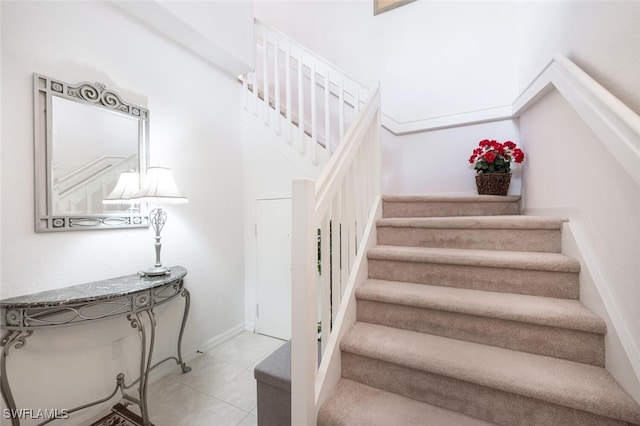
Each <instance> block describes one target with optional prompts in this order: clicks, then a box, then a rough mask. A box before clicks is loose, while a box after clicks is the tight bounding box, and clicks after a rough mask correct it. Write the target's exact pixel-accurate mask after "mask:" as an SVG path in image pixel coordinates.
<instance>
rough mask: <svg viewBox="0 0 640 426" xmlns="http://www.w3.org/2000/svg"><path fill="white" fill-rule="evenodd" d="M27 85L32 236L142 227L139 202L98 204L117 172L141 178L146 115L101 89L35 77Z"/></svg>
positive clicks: (97, 85) (142, 207) (144, 211)
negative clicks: (31, 156)
mask: <svg viewBox="0 0 640 426" xmlns="http://www.w3.org/2000/svg"><path fill="white" fill-rule="evenodd" d="M33 87H34V91H33V95H34V137H35V195H36V199H35V208H36V212H35V213H36V214H35V225H36V226H35V228H36V232H45V231H70V230H84V229H113V228H130V227H147V226H149V218H148V212H147V206H146V203H141V204H133V205H128V204H106V203H104V202H103V200H104V199H105V198H107V196H109V195H110V194H112V193H113V190H114V188H115V186H116V183H118V179H119V177H120V174H121V173H124V172H135V173H137V176H138V177H137V179H136V181H137V184H138V185H139V183H140V179H142V178H143V177H144V176H143V174H144V173H145V171H146V169H147V166H148V155H149V110H148V109H147V108H144V107H141V106H138V105H133V104H131V103H128V102H126V101H124V100H123V99H122V98H121V97H120V96H119V95H118V94H117V93H116V92H114V91H113V90H111V89H107V88H106V87H105V85H103V84H101V83H93V84H92V83H78V84H68V83H65V82H63V81H60V80H57V79H53V78H50V77H45V76H42V75H38V74H34V76H33ZM127 175H128V176H129V177H130V176H131V174H130V173H127ZM134 176H136V175H134Z"/></svg>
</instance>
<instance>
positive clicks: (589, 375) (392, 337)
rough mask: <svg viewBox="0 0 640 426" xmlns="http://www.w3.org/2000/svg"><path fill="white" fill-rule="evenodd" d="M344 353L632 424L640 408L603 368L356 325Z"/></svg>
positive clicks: (345, 341) (343, 346)
mask: <svg viewBox="0 0 640 426" xmlns="http://www.w3.org/2000/svg"><path fill="white" fill-rule="evenodd" d="M341 349H342V350H343V351H347V352H351V353H354V354H359V355H362V356H366V357H369V358H373V359H378V360H382V361H386V362H390V363H395V364H398V365H402V366H405V367H409V368H414V369H417V370H422V371H428V372H431V373H435V374H439V375H443V376H448V377H452V378H455V379H459V380H464V381H468V382H472V383H475V384H478V385H482V386H488V387H492V388H496V389H500V390H502V391H506V392H512V393H515V394H519V395H523V396H526V397H531V398H536V399H540V400H543V401H547V402H551V403H554V404H559V405H564V406H567V407H571V408H575V409H579V410H583V411H587V412H590V413H594V414H597V415H600V416H605V417H611V418H615V419H619V420H623V421H627V422H631V423H639V422H640V406H638V404H637V403H635V401H633V399H632V398H631V397H630V396H629V395H628V394H627V393H626V392H625V391H624V390H623V389H622V388H620V386H619V385H618V384H617V383H616V382H615V380H614V379H613V378H612V377H611V375H610V374H609V373H608V372H607V371H606V370H605V369H604V368H601V367H596V366H593V365H587V364H582V363H577V362H572V361H567V360H563V359H558V358H553V357H547V356H543V355H534V354H529V353H525V352H519V351H514V350H510V349H503V348H499V347H494V346H487V345H482V344H478V343H472V342H467V341H462V340H456V339H450V338H446V337H440V336H434V335H430V334H423V333H418V332H414V331H408V330H402V329H396V328H390V327H385V326H380V325H374V324H367V323H362V322H356V323H355V324H354V325H353V326H352V327H351V329H350V330H349V331H348V332H347V334H346V335H345V337H344V339H343V341H342V344H341Z"/></svg>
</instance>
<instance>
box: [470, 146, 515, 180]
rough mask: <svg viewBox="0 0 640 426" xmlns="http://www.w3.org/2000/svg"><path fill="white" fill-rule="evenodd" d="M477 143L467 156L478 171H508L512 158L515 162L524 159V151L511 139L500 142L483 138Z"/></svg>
mask: <svg viewBox="0 0 640 426" xmlns="http://www.w3.org/2000/svg"><path fill="white" fill-rule="evenodd" d="M478 145H479V146H478V148H476V149H474V150H473V154H472V155H471V157H470V158H469V163H471V164H473V168H474V169H475V170H476V172H478V173H509V172H510V171H511V161H512V160H513V161H515V162H516V163H522V162H523V161H524V152H522V150H521V149H520V148H518V147H517V146H516V144H515V143H513V142H511V141H506V142H503V143H500V142H498V141H496V140H489V139H483V140H481V141H480V143H479V144H478Z"/></svg>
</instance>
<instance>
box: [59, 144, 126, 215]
mask: <svg viewBox="0 0 640 426" xmlns="http://www.w3.org/2000/svg"><path fill="white" fill-rule="evenodd" d="M137 167H138V156H137V155H132V156H130V157H101V158H99V159H97V160H95V161H93V162H91V163H89V164H87V165H85V166H82V167H80V168H79V169H77V170H75V171H73V172H71V173H69V174H68V175H66V176H63V177H61V178H60V179H55V181H54V183H53V194H54V195H53V205H54V211H56V212H64V213H68V214H74V213H78V212H88V213H101V212H104V211H105V210H107V211H108V210H109V209H111V208H113V206H105V205H104V204H102V200H103V199H104V197H106V196H107V194H108V193H109V192H110V191H111V190H112V189H113V187H114V186H115V184H116V182H117V181H118V177H119V176H120V173H122V172H128V171H131V170H135V169H136V168H137Z"/></svg>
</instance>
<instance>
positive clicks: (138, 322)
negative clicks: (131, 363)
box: [127, 309, 156, 426]
mask: <svg viewBox="0 0 640 426" xmlns="http://www.w3.org/2000/svg"><path fill="white" fill-rule="evenodd" d="M142 312H145V313H146V314H147V316H148V317H149V325H150V330H149V331H150V337H149V353H148V354H147V332H146V329H145V326H144V320H143V318H142V316H141V312H137V313H136V314H135V318H134V317H133V315H127V319H128V320H129V322H130V323H131V327H133V328H137V329H138V332H139V334H140V341H141V353H140V385H139V387H138V393H139V396H140V413H141V414H142V424H143V425H145V426H146V425H150V424H151V422H150V420H149V407H148V406H147V388H148V382H149V371H150V370H151V358H152V356H153V346H154V343H155V335H156V319H155V314H154V313H153V309H147V310H145V311H142Z"/></svg>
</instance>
